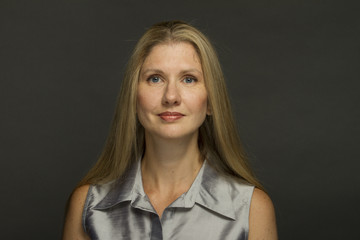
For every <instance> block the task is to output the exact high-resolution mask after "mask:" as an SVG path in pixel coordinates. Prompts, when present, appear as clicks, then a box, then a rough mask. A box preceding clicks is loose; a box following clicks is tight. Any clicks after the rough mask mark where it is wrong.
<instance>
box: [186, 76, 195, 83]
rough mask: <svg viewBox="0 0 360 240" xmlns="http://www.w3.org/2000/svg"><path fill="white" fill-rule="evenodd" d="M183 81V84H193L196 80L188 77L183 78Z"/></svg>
mask: <svg viewBox="0 0 360 240" xmlns="http://www.w3.org/2000/svg"><path fill="white" fill-rule="evenodd" d="M183 81H184V83H194V82H196V81H197V79H196V78H194V77H190V76H188V77H185V78H184V80H183Z"/></svg>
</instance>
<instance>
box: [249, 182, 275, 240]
mask: <svg viewBox="0 0 360 240" xmlns="http://www.w3.org/2000/svg"><path fill="white" fill-rule="evenodd" d="M257 239H269V240H276V239H278V237H277V229H276V218H275V210H274V205H273V203H272V201H271V199H270V197H269V196H268V195H267V194H266V193H265V192H264V191H262V190H260V189H258V188H255V189H254V192H253V196H252V199H251V205H250V216H249V240H257Z"/></svg>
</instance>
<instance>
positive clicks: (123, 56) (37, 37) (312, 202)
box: [0, 0, 360, 239]
mask: <svg viewBox="0 0 360 240" xmlns="http://www.w3.org/2000/svg"><path fill="white" fill-rule="evenodd" d="M355 3H357V1H352V2H351V1H319V0H305V1H293V0H284V1H265V0H262V1H257V0H246V1H223V2H221V3H220V2H219V1H176V2H174V1H145V0H143V1H130V0H128V1H96V0H92V1H77V0H72V1H70V0H69V1H49V0H44V1H34V0H33V1H17V0H8V1H4V0H1V1H0V21H1V22H0V24H1V30H0V50H1V53H0V80H1V85H0V96H1V101H0V107H1V108H0V109H1V118H0V119H1V124H0V130H1V134H0V141H1V142H0V148H1V174H0V182H1V190H0V192H1V205H0V206H1V215H0V216H1V217H0V218H1V229H2V230H1V239H59V238H60V235H61V229H62V217H63V209H64V205H65V202H66V199H67V197H68V195H69V194H70V192H71V190H72V188H73V187H74V186H75V184H76V183H77V182H78V181H79V180H80V178H81V177H82V176H83V175H84V174H85V173H86V171H87V170H88V169H89V168H90V166H91V165H92V164H93V163H94V162H95V161H96V159H97V157H98V156H99V154H100V152H101V149H102V146H103V144H104V140H105V138H106V135H107V133H108V129H109V126H110V122H111V119H112V114H113V109H114V106H115V101H116V96H117V93H118V89H119V86H120V83H121V78H122V75H123V72H124V67H125V64H126V61H127V59H128V57H129V55H130V51H131V49H132V48H133V47H134V45H135V42H136V40H137V39H138V38H139V37H140V36H141V35H142V33H143V32H144V30H145V29H146V27H149V26H150V25H152V24H153V23H155V22H158V21H162V20H169V19H183V20H186V21H189V22H191V23H192V24H194V25H195V26H197V27H198V28H200V29H201V30H202V31H203V32H205V33H206V34H207V35H208V36H209V37H210V39H211V40H212V41H213V43H214V44H215V46H216V48H217V50H218V53H219V56H220V59H221V62H222V65H223V69H224V72H225V76H226V79H227V84H228V87H229V90H230V95H231V100H232V104H233V107H234V111H235V114H236V118H237V122H238V126H239V130H240V134H241V136H242V139H243V142H244V143H245V146H246V149H247V151H248V152H249V155H250V158H251V161H252V165H253V166H254V169H255V171H256V173H257V174H258V176H259V177H260V179H261V180H262V182H263V183H264V185H265V186H266V188H267V189H268V191H269V194H270V196H271V197H272V199H273V201H274V204H275V207H276V212H277V221H278V228H279V234H280V237H281V239H354V238H356V236H358V235H359V234H358V229H357V228H358V225H359V212H360V211H359V206H358V204H359V202H360V193H359V190H358V189H359V186H358V185H359V183H360V177H359V174H358V172H359V169H360V167H359V153H358V152H359V151H358V150H359V149H358V147H357V145H358V144H359V133H360V131H359V130H360V129H359V113H360V111H359V93H358V92H359V87H360V86H359V85H360V84H359V83H358V82H359V66H360V65H359V63H360V51H359V50H360V49H359V42H360V34H359V33H360V25H359V8H358V6H356V4H355Z"/></svg>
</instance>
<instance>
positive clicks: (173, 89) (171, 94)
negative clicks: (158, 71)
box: [162, 82, 181, 106]
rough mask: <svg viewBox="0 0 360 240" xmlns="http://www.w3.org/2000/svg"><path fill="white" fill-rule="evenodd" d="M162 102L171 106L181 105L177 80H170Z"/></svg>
mask: <svg viewBox="0 0 360 240" xmlns="http://www.w3.org/2000/svg"><path fill="white" fill-rule="evenodd" d="M162 103H163V104H164V105H169V106H172V105H179V104H180V103H181V96H180V92H179V89H178V87H177V86H176V82H168V84H167V85H166V87H165V89H164V95H163V99H162Z"/></svg>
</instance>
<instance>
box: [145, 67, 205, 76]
mask: <svg viewBox="0 0 360 240" xmlns="http://www.w3.org/2000/svg"><path fill="white" fill-rule="evenodd" d="M148 72H153V73H159V74H164V71H162V70H160V69H156V68H148V69H145V70H144V71H141V75H144V74H146V73H148ZM186 73H198V74H201V75H202V74H203V73H202V71H199V70H198V69H196V68H190V69H185V70H182V71H181V72H180V74H186Z"/></svg>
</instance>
